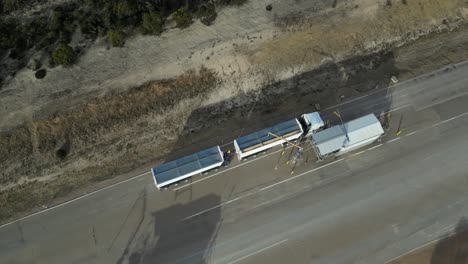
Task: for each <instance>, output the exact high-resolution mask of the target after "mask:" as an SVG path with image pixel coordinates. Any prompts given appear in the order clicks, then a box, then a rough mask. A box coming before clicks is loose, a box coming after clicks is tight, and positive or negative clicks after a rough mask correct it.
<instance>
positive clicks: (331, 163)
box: [181, 112, 468, 221]
mask: <svg viewBox="0 0 468 264" xmlns="http://www.w3.org/2000/svg"><path fill="white" fill-rule="evenodd" d="M464 115H468V112H465V113H463V114H460V115H457V116H455V117H452V118H449V119H447V120H444V121H441V122H439V123H437V124H434V125H440V124H443V123H446V122H448V121H453V120H455V119H456V118H460V117H462V116H464ZM434 125H433V126H434ZM433 126H431V127H433ZM431 127H426V128H423V129H420V130H417V131H413V132H411V133H409V134H407V135H405V136H409V135H414V134H416V133H417V132H420V131H423V130H426V129H428V128H431ZM400 138H401V137H399V138H394V139H392V140H389V141H387V142H385V143H381V144H378V145H376V146H373V147H371V148H368V149H365V150H363V151H360V152H358V153H355V154H353V155H350V156H349V157H350V158H351V157H355V156H358V155H361V154H363V153H365V152H367V151H370V150H373V149H376V148H379V147H381V146H383V145H384V144H387V143H391V142H395V141H397V140H399V139H400ZM279 151H281V150H279ZM279 151H276V152H279ZM271 154H273V153H271ZM260 158H261V157H260ZM343 160H344V158H340V159H338V160H335V161H333V162H330V163H328V164H325V165H323V166H320V167H317V168H313V169H311V170H308V171H305V172H303V173H301V174H298V175H296V176H294V177H291V178H288V179H285V180H282V181H279V182H277V183H274V184H271V185H269V186H266V187H263V188H261V189H260V190H258V191H257V192H252V193H249V194H247V195H244V196H240V197H237V198H235V199H232V200H229V201H227V202H224V203H221V204H219V205H217V206H214V207H211V208H208V209H206V210H203V211H201V212H198V213H196V214H193V215H191V216H188V217H186V218H184V219H182V221H184V220H187V219H190V218H193V217H195V216H198V215H201V214H204V213H206V212H208V211H211V210H213V209H216V208H219V207H222V206H224V205H226V204H229V203H232V202H234V201H237V200H240V199H242V198H246V197H248V196H251V195H254V194H256V193H259V192H261V191H265V190H267V189H270V188H273V187H274V186H277V185H279V184H282V183H285V182H288V181H291V180H294V179H296V178H299V177H302V176H304V175H306V174H308V173H311V172H314V171H317V170H319V169H322V168H325V167H328V166H331V165H333V164H335V163H338V162H340V161H343ZM251 161H254V160H251ZM240 165H241V164H239V165H237V166H240ZM220 173H222V172H220ZM218 174H219V173H218ZM187 186H188V185H187ZM181 188H182V187H181Z"/></svg>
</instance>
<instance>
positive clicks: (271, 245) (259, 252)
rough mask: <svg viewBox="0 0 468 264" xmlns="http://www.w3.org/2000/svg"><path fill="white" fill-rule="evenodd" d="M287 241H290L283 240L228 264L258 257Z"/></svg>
mask: <svg viewBox="0 0 468 264" xmlns="http://www.w3.org/2000/svg"><path fill="white" fill-rule="evenodd" d="M286 241H288V239H284V240H281V241H280V242H276V243H274V244H273V245H269V246H268V247H266V248H262V249H260V250H257V251H255V252H253V253H250V254H248V255H245V256H243V257H241V258H238V259H236V260H234V261H231V262H229V263H228V264H234V263H236V262H239V261H241V260H243V259H246V258H248V257H251V256H253V255H256V254H258V253H260V252H263V251H265V250H268V249H270V248H272V247H275V246H277V245H279V244H282V243H284V242H286Z"/></svg>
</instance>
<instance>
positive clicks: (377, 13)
mask: <svg viewBox="0 0 468 264" xmlns="http://www.w3.org/2000/svg"><path fill="white" fill-rule="evenodd" d="M382 2H383V1H371V2H369V1H368V0H360V1H356V3H358V4H357V7H356V6H355V7H354V10H352V11H348V12H346V15H344V14H343V13H342V12H341V11H339V10H337V11H336V13H335V14H332V15H331V18H330V14H324V15H323V16H319V17H313V18H308V17H306V15H305V14H295V15H292V16H288V17H282V18H277V19H276V25H277V26H278V27H280V28H282V29H283V30H284V31H286V32H289V33H288V34H284V35H280V36H279V37H278V38H276V39H274V40H273V41H271V42H267V43H265V44H264V45H263V46H261V47H260V48H258V49H257V50H255V51H252V56H251V61H252V62H253V63H254V64H258V65H265V66H268V67H275V66H284V65H289V66H291V67H293V66H295V65H303V64H312V65H318V64H319V63H320V62H321V61H322V60H323V59H326V58H327V59H336V60H339V59H342V58H343V57H345V56H350V55H356V54H361V53H363V52H366V51H376V50H379V49H382V46H385V45H390V44H394V43H402V42H404V41H405V40H410V39H411V38H413V37H415V36H417V35H419V34H424V33H427V32H428V31H430V30H434V28H435V27H438V26H440V25H443V23H444V22H445V24H449V23H451V22H454V21H458V20H461V19H466V17H465V18H464V17H463V16H464V15H463V12H462V7H463V6H464V5H465V2H464V0H427V1H405V2H406V4H404V3H403V2H402V1H391V3H392V4H391V5H390V6H385V5H383V4H382ZM360 4H361V5H360ZM324 21H325V22H324ZM271 54H275V56H271Z"/></svg>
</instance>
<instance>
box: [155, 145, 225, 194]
mask: <svg viewBox="0 0 468 264" xmlns="http://www.w3.org/2000/svg"><path fill="white" fill-rule="evenodd" d="M223 162H224V158H223V153H222V151H221V149H220V147H219V146H216V147H212V148H209V149H205V150H203V151H200V152H197V153H195V154H192V155H188V156H185V157H182V158H180V159H177V160H174V161H170V162H167V163H165V164H162V165H160V166H158V167H154V168H152V169H151V172H152V174H153V178H154V183H155V185H156V187H158V188H161V187H164V186H166V185H169V184H171V183H174V182H177V181H181V180H183V179H186V178H188V177H190V176H192V175H195V174H198V173H201V172H204V171H207V170H210V169H213V168H216V167H219V166H221V165H222V163H223Z"/></svg>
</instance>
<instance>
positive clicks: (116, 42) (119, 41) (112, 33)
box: [107, 30, 125, 47]
mask: <svg viewBox="0 0 468 264" xmlns="http://www.w3.org/2000/svg"><path fill="white" fill-rule="evenodd" d="M107 38H108V40H109V42H110V43H111V44H112V46H114V47H122V46H123V45H124V44H125V34H124V33H123V32H121V31H116V30H109V32H107Z"/></svg>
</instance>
